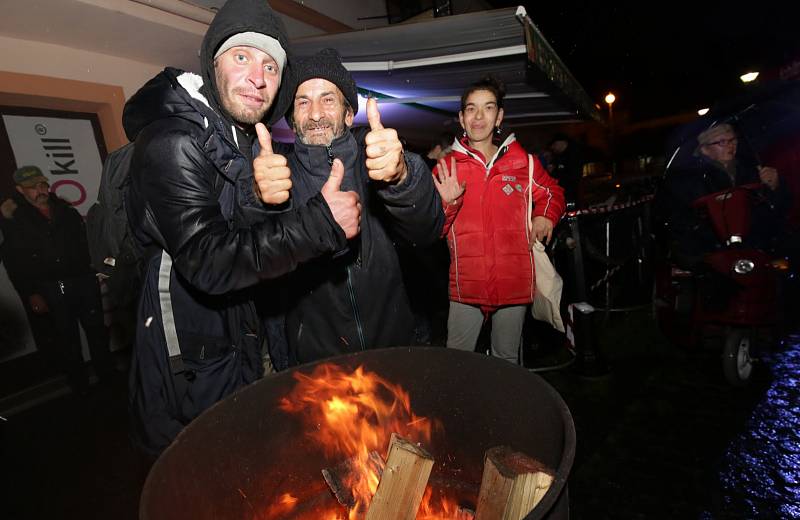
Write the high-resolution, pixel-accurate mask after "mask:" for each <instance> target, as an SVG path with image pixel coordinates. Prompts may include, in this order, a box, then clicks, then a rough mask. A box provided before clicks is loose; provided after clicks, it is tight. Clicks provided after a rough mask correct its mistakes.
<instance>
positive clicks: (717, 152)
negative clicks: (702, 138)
mask: <svg viewBox="0 0 800 520" xmlns="http://www.w3.org/2000/svg"><path fill="white" fill-rule="evenodd" d="M736 143H737V141H736V134H734V133H733V132H725V133H724V134H722V135H720V136H719V137H717V138H716V139H714V141H712V142H710V143H706V144H704V145H703V146H701V147H700V153H702V154H703V155H705V156H706V157H708V158H709V159H713V160H714V161H717V162H721V163H723V164H725V163H729V162H731V161H733V159H734V158H735V157H736Z"/></svg>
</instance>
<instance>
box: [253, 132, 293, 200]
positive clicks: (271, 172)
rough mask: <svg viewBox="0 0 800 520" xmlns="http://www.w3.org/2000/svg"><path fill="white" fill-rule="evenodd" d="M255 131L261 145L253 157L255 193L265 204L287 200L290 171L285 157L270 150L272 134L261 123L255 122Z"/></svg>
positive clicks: (289, 187)
mask: <svg viewBox="0 0 800 520" xmlns="http://www.w3.org/2000/svg"><path fill="white" fill-rule="evenodd" d="M256 133H257V134H258V143H259V145H261V151H260V152H259V154H258V157H256V158H255V159H253V179H254V184H255V186H254V189H255V192H256V195H258V198H260V199H261V202H263V203H265V204H282V203H284V202H286V201H287V200H289V190H290V189H291V188H292V180H291V175H292V172H291V171H290V170H289V166H288V163H287V162H286V157H284V156H283V155H279V154H276V153H273V152H272V136H270V134H269V130H267V127H266V126H264V125H263V123H256Z"/></svg>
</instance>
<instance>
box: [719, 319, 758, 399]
mask: <svg viewBox="0 0 800 520" xmlns="http://www.w3.org/2000/svg"><path fill="white" fill-rule="evenodd" d="M751 336H752V334H751V332H750V330H748V329H738V328H732V329H729V330H728V332H727V333H726V334H725V349H724V351H723V352H722V371H723V373H724V374H725V379H726V380H727V381H728V383H730V384H731V385H732V386H745V385H746V384H747V383H748V382H749V381H750V376H751V375H752V373H753V359H752V358H751V357H750V346H751Z"/></svg>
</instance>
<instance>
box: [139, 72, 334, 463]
mask: <svg viewBox="0 0 800 520" xmlns="http://www.w3.org/2000/svg"><path fill="white" fill-rule="evenodd" d="M201 82H202V80H201V79H200V78H199V76H196V75H193V74H189V73H181V72H180V71H178V70H175V69H166V70H165V71H164V72H162V73H160V74H159V75H158V76H156V77H155V78H153V79H152V80H151V81H150V82H148V83H147V84H146V85H145V86H144V87H142V89H141V90H139V92H137V93H136V94H135V95H134V96H133V97H132V98H131V99H130V100H129V102H128V103H127V105H126V107H125V113H124V126H125V131H126V132H127V134H128V137H129V138H130V139H131V140H134V139H135V142H136V144H135V152H134V156H133V159H132V164H131V172H130V182H131V184H130V189H129V193H128V197H127V200H126V209H127V213H128V219H129V222H130V225H131V229H132V231H133V233H134V235H135V236H136V238H137V241H138V242H139V243H140V245H141V246H142V248H143V249H145V250H148V251H154V253H152V254H150V255H149V256H148V257H147V259H146V273H145V282H144V287H143V294H142V297H141V300H140V305H139V316H138V317H139V322H138V324H137V333H136V344H135V351H134V355H133V364H132V374H131V381H130V387H131V388H130V408H131V411H132V418H133V426H134V438H135V439H136V440H138V441H139V443H140V444H141V445H142V447H143V448H144V449H146V450H148V451H150V452H153V453H157V452H158V451H160V450H161V449H163V448H164V447H166V446H167V445H168V444H169V443H170V442H171V440H172V439H173V438H174V437H175V435H176V434H177V433H178V432H179V431H180V430H181V428H182V427H183V426H184V425H185V424H187V423H188V422H189V421H190V420H192V419H193V418H194V417H195V416H197V415H198V414H199V413H200V412H202V411H203V410H205V409H206V408H207V407H209V406H210V405H212V404H213V403H215V402H216V401H218V400H219V399H221V398H223V397H225V396H226V395H228V394H230V393H231V392H233V391H235V390H236V389H237V388H240V387H241V386H243V385H245V384H248V383H251V382H253V381H255V380H256V379H257V378H259V377H260V376H261V374H262V372H263V369H262V362H261V345H262V340H263V331H262V326H261V324H260V321H259V318H258V316H257V314H256V310H255V307H254V304H253V301H252V296H253V294H252V291H253V288H254V286H255V285H256V284H258V283H259V282H260V281H262V280H264V279H266V278H271V277H277V276H280V275H283V274H285V273H287V272H289V271H291V270H293V269H294V268H295V267H296V266H297V265H298V264H299V263H300V262H303V261H306V260H309V259H311V258H313V257H316V256H319V255H322V254H325V253H330V252H332V251H336V250H339V249H342V248H343V247H344V246H345V238H344V233H343V231H342V230H341V228H340V227H339V226H338V225H337V224H336V222H335V221H334V220H333V217H332V215H331V213H330V210H329V209H328V206H327V204H326V203H325V201H324V199H323V198H322V197H321V196H316V197H313V198H311V199H309V200H308V204H306V205H304V206H303V207H299V208H297V209H296V210H295V211H288V212H285V213H282V214H279V215H276V214H268V213H266V212H265V210H264V207H263V205H262V204H261V202H260V201H259V200H257V199H256V197H255V195H254V193H253V177H252V159H251V157H252V151H251V146H252V143H253V140H254V137H253V136H251V135H248V134H246V133H244V132H242V131H241V130H240V129H238V128H236V127H234V126H233V125H231V124H230V123H228V122H227V119H225V118H223V117H221V116H220V115H218V113H217V111H215V110H213V109H212V108H211V107H209V106H208V105H207V104H206V101H205V98H204V97H203V96H202V94H200V87H201ZM164 253H166V254H164ZM167 255H168V256H167ZM170 309H171V311H170ZM170 314H171V318H172V319H170ZM165 317H166V319H164V318H165ZM165 327H166V328H165ZM173 330H174V331H175V333H176V335H177V340H178V341H177V342H178V344H179V346H180V351H181V355H182V366H181V365H180V364H177V363H175V362H174V361H175V358H174V357H173V359H172V360H170V356H169V353H168V343H167V338H168V337H170V333H171V331H173ZM177 373H180V374H181V375H175V376H174V377H173V374H177Z"/></svg>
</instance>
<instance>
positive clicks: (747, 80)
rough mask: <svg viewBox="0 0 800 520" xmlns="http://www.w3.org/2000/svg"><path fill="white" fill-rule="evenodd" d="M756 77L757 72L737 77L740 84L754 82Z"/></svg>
mask: <svg viewBox="0 0 800 520" xmlns="http://www.w3.org/2000/svg"><path fill="white" fill-rule="evenodd" d="M757 77H758V72H747V73H745V74H742V75H741V76H739V79H740V80H742V83H750V82H751V81H755V80H756V78H757Z"/></svg>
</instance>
